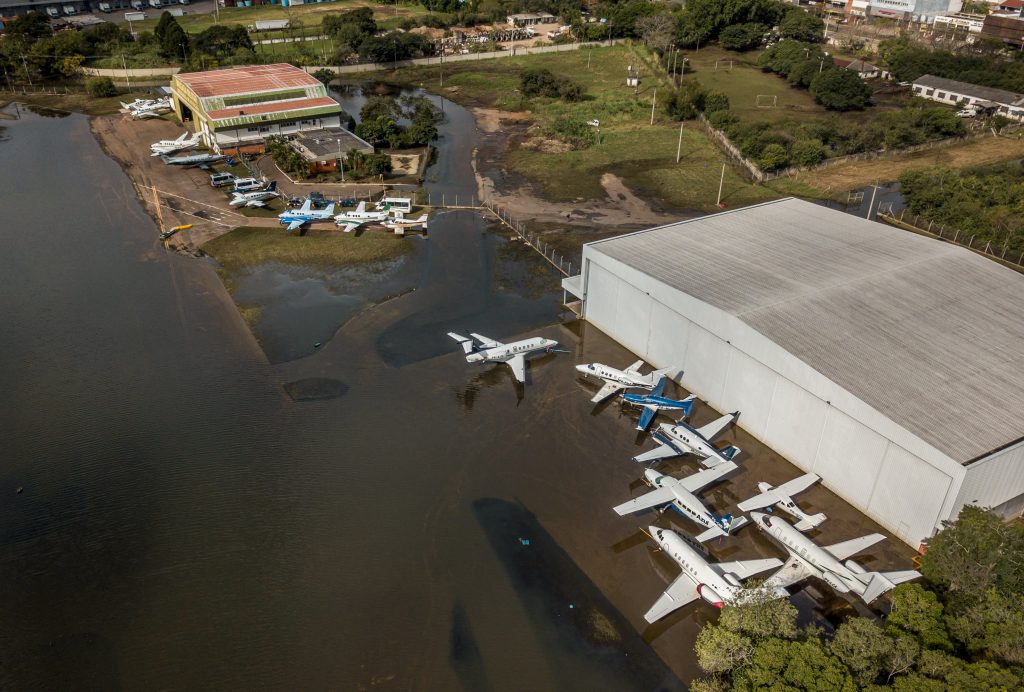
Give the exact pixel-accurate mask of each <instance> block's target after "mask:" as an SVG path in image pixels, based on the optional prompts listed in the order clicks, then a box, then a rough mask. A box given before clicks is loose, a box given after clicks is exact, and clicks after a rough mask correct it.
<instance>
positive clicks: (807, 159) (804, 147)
mask: <svg viewBox="0 0 1024 692" xmlns="http://www.w3.org/2000/svg"><path fill="white" fill-rule="evenodd" d="M789 155H790V157H791V158H792V159H793V163H795V164H796V165H798V166H813V165H814V164H816V163H821V162H822V161H824V160H825V157H826V156H827V155H828V150H827V149H826V148H825V145H824V144H823V143H822V141H821V140H820V139H810V138H809V139H798V140H797V141H795V142H793V146H792V147H790V150H789Z"/></svg>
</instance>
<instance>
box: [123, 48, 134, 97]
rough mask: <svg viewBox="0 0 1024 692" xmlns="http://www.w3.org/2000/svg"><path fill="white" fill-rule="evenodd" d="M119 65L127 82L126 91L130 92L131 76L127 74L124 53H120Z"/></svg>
mask: <svg viewBox="0 0 1024 692" xmlns="http://www.w3.org/2000/svg"><path fill="white" fill-rule="evenodd" d="M121 67H122V68H124V79H125V81H126V82H128V93H129V94H130V93H132V78H131V77H129V76H128V63H127V62H125V59H124V53H121Z"/></svg>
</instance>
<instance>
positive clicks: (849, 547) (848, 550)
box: [822, 533, 885, 560]
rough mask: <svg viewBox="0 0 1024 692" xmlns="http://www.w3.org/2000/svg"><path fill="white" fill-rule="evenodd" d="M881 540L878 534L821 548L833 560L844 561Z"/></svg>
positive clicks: (883, 538)
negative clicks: (828, 553) (830, 554)
mask: <svg viewBox="0 0 1024 692" xmlns="http://www.w3.org/2000/svg"><path fill="white" fill-rule="evenodd" d="M883 540H885V536H883V535H882V534H880V533H873V534H871V535H868V536H862V537H861V538H851V539H850V540H848V541H843V542H842V543H835V544H833V545H826V546H822V547H823V548H824V549H825V550H827V551H828V552H830V553H832V556H833V557H835V559H837V560H845V559H846V558H848V557H850V556H851V555H856V554H857V553H859V552H860V551H862V550H864V549H866V548H869V547H871V546H873V545H874V544H875V543H878V542H879V541H883Z"/></svg>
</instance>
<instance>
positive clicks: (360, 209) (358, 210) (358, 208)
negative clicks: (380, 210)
mask: <svg viewBox="0 0 1024 692" xmlns="http://www.w3.org/2000/svg"><path fill="white" fill-rule="evenodd" d="M364 211H366V202H360V203H359V204H358V205H357V206H356V213H357V214H362V213H363V212H364Z"/></svg>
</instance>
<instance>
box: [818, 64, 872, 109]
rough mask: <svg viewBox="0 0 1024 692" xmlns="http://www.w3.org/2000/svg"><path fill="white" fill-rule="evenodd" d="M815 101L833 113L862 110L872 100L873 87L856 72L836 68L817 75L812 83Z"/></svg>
mask: <svg viewBox="0 0 1024 692" xmlns="http://www.w3.org/2000/svg"><path fill="white" fill-rule="evenodd" d="M811 93H812V94H814V100H815V101H817V102H818V103H820V104H821V105H823V106H825V108H828V109H829V110H833V111H851V110H860V109H862V108H864V106H865V105H867V102H868V100H869V99H870V98H871V87H869V86H868V85H867V84H865V83H864V80H862V79H861V78H860V77H859V76H858V75H857V73H856V72H850V71H849V70H839V69H836V68H834V67H832V68H829V69H827V70H825V71H823V72H820V73H818V74H817V75H815V77H814V79H813V80H812V81H811Z"/></svg>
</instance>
